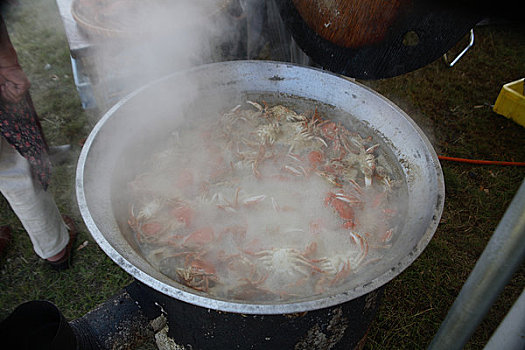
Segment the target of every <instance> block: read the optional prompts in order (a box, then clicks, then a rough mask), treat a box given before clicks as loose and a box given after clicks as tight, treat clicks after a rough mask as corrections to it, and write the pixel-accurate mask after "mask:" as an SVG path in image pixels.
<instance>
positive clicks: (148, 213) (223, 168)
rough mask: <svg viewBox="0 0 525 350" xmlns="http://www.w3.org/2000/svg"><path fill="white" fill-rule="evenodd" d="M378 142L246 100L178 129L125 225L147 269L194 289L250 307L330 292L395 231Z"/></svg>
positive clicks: (132, 186) (143, 181) (391, 185)
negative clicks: (243, 303)
mask: <svg viewBox="0 0 525 350" xmlns="http://www.w3.org/2000/svg"><path fill="white" fill-rule="evenodd" d="M372 141H373V140H372V137H366V138H363V137H362V136H361V135H360V134H359V133H358V132H353V131H351V130H349V129H347V128H346V127H344V126H343V125H342V124H340V123H337V122H335V121H332V120H330V119H325V118H322V117H321V116H320V115H319V113H318V112H317V109H316V108H314V110H313V111H310V112H309V113H304V114H299V113H297V112H295V111H293V110H292V109H289V108H287V107H285V106H283V105H275V106H268V105H267V104H266V103H264V102H262V104H259V103H256V102H252V101H246V102H245V103H244V104H243V105H238V106H236V107H235V108H233V109H231V110H229V111H227V112H226V113H223V114H221V115H220V116H218V117H216V118H214V120H213V121H212V122H205V123H203V122H202V121H201V122H199V123H198V124H197V123H195V125H190V123H187V125H185V126H184V127H182V128H178V129H177V130H175V131H173V132H172V133H171V137H170V138H169V142H168V144H167V145H166V146H165V147H163V148H162V149H161V150H160V151H159V152H157V153H155V154H154V155H153V156H152V158H151V159H150V160H149V161H148V162H147V163H146V164H145V169H147V170H145V171H143V172H141V173H140V174H139V175H137V176H136V177H135V178H134V180H133V181H131V182H130V183H129V186H128V188H129V190H130V193H131V196H130V198H132V200H131V203H130V206H129V207H130V209H129V213H130V214H129V220H128V223H129V226H130V227H131V229H132V230H133V232H134V234H135V237H136V240H137V243H138V245H139V247H140V248H141V250H142V252H143V255H144V256H145V257H146V259H147V260H148V261H149V262H150V263H151V264H153V265H154V266H156V267H157V268H158V269H159V270H160V271H161V272H162V273H164V274H166V275H167V276H169V277H171V278H172V279H174V280H175V281H177V282H179V283H181V284H183V285H185V286H187V287H189V288H192V289H194V290H197V291H201V292H205V293H208V294H209V295H213V296H216V297H219V298H226V299H227V300H243V301H251V302H261V301H272V300H290V299H292V298H304V297H310V296H313V295H319V294H322V293H325V292H327V291H328V290H330V288H334V287H338V286H341V285H342V284H344V283H345V282H346V281H348V279H349V278H352V276H353V275H354V274H355V273H356V272H358V271H359V269H360V268H362V267H363V266H365V265H367V264H370V263H373V262H375V261H376V260H378V259H380V258H381V251H384V250H386V249H388V248H389V247H390V246H391V242H392V238H393V236H394V232H395V231H396V228H395V224H394V222H395V220H394V218H395V217H396V216H399V212H398V211H397V210H394V209H392V207H391V206H390V204H389V203H390V202H391V200H390V199H391V197H393V196H394V195H393V194H394V192H395V191H398V189H399V188H400V187H401V186H400V184H401V181H400V180H399V179H394V178H393V175H392V173H393V172H392V169H390V168H389V167H388V165H387V162H386V161H385V160H384V157H383V156H382V155H381V154H380V153H379V151H380V146H379V144H374V143H373V142H372ZM372 251H374V252H378V253H375V254H370V253H371V252H372Z"/></svg>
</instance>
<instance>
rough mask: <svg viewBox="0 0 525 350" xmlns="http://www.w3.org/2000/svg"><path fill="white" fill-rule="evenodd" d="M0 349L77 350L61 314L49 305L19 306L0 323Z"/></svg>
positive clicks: (75, 342) (36, 302) (31, 304)
mask: <svg viewBox="0 0 525 350" xmlns="http://www.w3.org/2000/svg"><path fill="white" fill-rule="evenodd" d="M0 347H1V348H2V349H6V350H7V349H9V350H11V349H13V350H14V349H16V350H76V349H77V340H76V337H75V334H74V333H73V330H72V329H71V327H70V325H69V323H68V322H67V320H66V319H65V317H64V316H63V315H62V313H61V312H60V310H59V309H58V308H57V307H56V306H55V305H53V304H52V303H50V302H48V301H40V300H37V301H29V302H27V303H24V304H21V305H19V306H18V307H17V308H16V309H15V310H14V311H13V312H12V313H11V314H10V315H9V316H8V317H7V318H6V319H5V320H3V321H2V322H0Z"/></svg>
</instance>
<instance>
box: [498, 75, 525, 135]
mask: <svg viewBox="0 0 525 350" xmlns="http://www.w3.org/2000/svg"><path fill="white" fill-rule="evenodd" d="M524 81H525V78H524V79H520V80H516V81H513V82H511V83H508V84H505V85H503V87H502V88H501V91H500V93H499V95H498V98H497V99H496V103H495V104H494V108H493V110H494V112H496V113H498V114H501V115H502V116H504V117H507V118H509V119H512V120H514V121H515V122H516V123H518V124H520V125H522V126H525V96H524V90H523V89H524Z"/></svg>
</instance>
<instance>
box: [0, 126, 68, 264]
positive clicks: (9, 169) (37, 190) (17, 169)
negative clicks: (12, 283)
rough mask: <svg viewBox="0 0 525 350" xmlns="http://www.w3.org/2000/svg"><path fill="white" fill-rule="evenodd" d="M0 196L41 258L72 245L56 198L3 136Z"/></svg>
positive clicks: (1, 144)
mask: <svg viewBox="0 0 525 350" xmlns="http://www.w3.org/2000/svg"><path fill="white" fill-rule="evenodd" d="M0 192H2V194H3V195H4V197H5V198H6V199H7V201H8V202H9V205H10V206H11V208H12V209H13V210H14V212H15V214H16V215H17V216H18V219H19V220H20V222H21V223H22V225H23V226H24V228H25V230H26V231H27V233H28V234H29V237H30V238H31V242H32V243H33V248H34V250H35V252H36V254H37V255H38V256H40V257H41V258H43V259H47V258H49V257H52V256H54V255H56V254H58V253H59V252H60V251H61V250H62V249H64V247H65V246H66V245H67V243H68V241H69V233H68V229H67V226H66V225H65V224H64V221H63V220H62V216H61V215H60V212H59V210H58V208H57V206H56V204H55V200H54V198H53V195H52V194H51V193H49V192H46V191H44V189H43V188H42V186H41V185H40V183H39V182H38V180H36V179H34V177H33V176H32V174H31V167H30V164H29V162H28V161H27V159H25V158H24V157H23V156H21V155H20V154H19V153H18V152H17V151H16V150H15V149H14V148H13V147H11V145H10V144H9V143H8V142H7V140H6V139H5V138H4V137H3V136H0Z"/></svg>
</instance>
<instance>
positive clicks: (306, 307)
mask: <svg viewBox="0 0 525 350" xmlns="http://www.w3.org/2000/svg"><path fill="white" fill-rule="evenodd" d="M228 69H230V70H231V71H232V72H233V73H232V81H235V80H236V79H237V80H238V79H239V77H238V76H237V77H236V76H235V75H236V74H237V73H236V72H245V74H248V73H250V75H251V72H252V71H254V72H256V74H262V75H263V76H264V78H265V79H267V80H269V81H273V82H274V83H279V82H280V81H286V80H288V81H291V80H294V79H298V80H301V76H304V75H308V74H310V75H313V76H315V77H319V78H324V79H326V80H328V81H329V82H330V83H335V84H337V85H336V86H334V87H339V85H342V86H344V87H346V88H347V89H348V91H349V92H352V91H357V92H358V94H359V93H364V95H365V96H373V98H375V99H377V101H379V103H380V104H381V105H382V107H384V108H385V109H386V110H390V109H392V110H394V111H395V113H397V116H396V118H400V120H401V123H403V124H406V127H408V128H409V129H412V131H411V132H412V133H415V134H416V136H417V140H416V143H417V145H418V146H419V147H421V149H418V150H416V153H417V155H416V156H415V158H414V159H416V158H423V159H424V162H425V164H426V167H427V168H429V169H430V170H428V169H424V171H427V170H428V171H429V174H430V176H431V177H432V178H433V179H432V181H431V182H432V183H431V185H434V186H433V187H435V188H433V189H431V190H429V191H430V192H431V196H430V197H431V198H428V199H431V200H432V201H434V202H433V203H430V204H429V206H430V210H429V213H427V214H425V215H424V220H427V221H428V222H425V223H424V226H426V230H425V232H423V233H422V234H421V236H420V239H419V240H417V241H415V242H412V241H409V242H410V244H411V245H412V244H413V246H412V248H411V249H409V250H408V253H407V254H405V255H404V256H402V257H400V259H399V260H398V261H397V262H396V263H395V264H393V265H392V266H389V267H388V268H386V269H384V272H383V273H381V274H379V275H377V276H375V277H374V278H372V279H370V280H369V281H368V282H367V283H364V284H362V285H360V286H357V287H355V288H353V289H351V290H346V291H343V292H339V293H337V294H334V295H328V296H322V297H321V298H318V299H315V298H313V299H312V300H302V301H298V302H283V303H278V302H271V303H260V304H254V303H249V302H238V301H227V300H220V299H214V298H212V297H210V296H207V295H206V294H205V293H200V292H197V291H194V290H191V289H189V288H186V287H185V286H182V285H179V284H178V283H176V282H174V281H172V283H168V282H166V276H164V275H162V274H160V272H158V271H154V270H153V269H152V268H151V269H150V268H148V264H144V262H143V261H142V260H143V259H142V258H141V257H140V256H139V257H137V256H136V254H135V255H134V254H133V253H131V254H128V251H129V250H133V249H132V248H131V247H128V246H126V245H129V243H126V240H125V239H124V240H122V239H120V240H119V238H120V237H118V238H117V241H110V239H108V237H107V236H108V233H104V232H103V231H113V232H119V233H120V231H119V228H118V225H117V224H116V222H115V219H114V218H109V220H108V222H103V221H104V220H106V218H104V219H101V215H99V216H98V217H96V218H94V217H93V215H92V214H93V213H94V208H95V205H96V206H97V209H96V210H102V211H103V210H104V208H103V209H98V207H99V206H102V207H105V206H107V208H106V209H108V210H109V204H108V203H105V201H101V202H100V203H90V202H89V200H88V198H87V197H89V194H88V192H90V191H92V190H94V187H93V186H92V184H91V183H89V182H87V180H88V177H87V176H86V171H87V170H86V169H87V168H90V167H93V166H91V165H90V163H89V162H90V161H91V159H90V156H91V154H90V152H91V153H93V152H94V151H93V150H92V148H93V147H96V146H97V145H96V143H97V142H98V139H97V138H100V134H101V133H104V132H106V131H107V130H105V127H106V128H108V126H106V124H107V123H110V122H111V118H113V117H114V116H115V115H117V114H118V111H119V109H121V108H122V107H123V106H125V105H126V104H127V103H128V102H129V101H132V100H133V99H134V98H137V96H139V95H140V94H141V93H143V92H144V91H145V90H147V89H150V88H153V87H155V85H156V84H160V83H162V82H165V81H167V80H169V79H175V78H177V77H178V76H179V75H180V74H193V73H199V72H206V71H207V70H208V71H210V72H212V71H217V70H219V71H221V70H223V71H228ZM288 71H291V72H292V73H291V75H290V76H287V75H286V72H288ZM293 74H297V75H296V76H294V75H293ZM240 79H241V80H242V77H240ZM226 83H228V82H226ZM354 98H355V96H354ZM377 101H376V102H377ZM321 102H323V101H321ZM365 102H366V101H365ZM387 124H388V123H387ZM409 132H410V131H409ZM94 145H95V146H94ZM91 158H93V156H91ZM411 166H413V165H411ZM88 170H89V169H88ZM408 175H410V176H412V177H417V175H415V176H414V174H408ZM86 185H87V186H86ZM89 186H92V187H91V188H89ZM104 186H106V185H103V186H102V187H104ZM102 191H104V189H103V188H102ZM444 194H445V187H444V179H443V174H442V171H441V166H440V163H439V160H438V158H437V155H436V153H435V151H434V149H433V147H432V145H431V143H430V142H429V140H428V139H427V137H426V136H425V134H424V133H423V131H422V130H421V129H420V128H419V127H418V126H417V124H416V123H415V122H414V121H413V120H412V119H411V118H410V117H409V116H408V115H406V114H405V113H404V112H403V111H402V110H401V109H399V107H397V106H396V105H394V104H393V103H392V102H390V101H389V100H388V99H386V98H385V97H383V96H382V95H380V94H378V93H377V92H375V91H373V90H371V89H369V88H368V87H366V86H363V85H361V84H359V83H356V82H353V81H350V80H348V79H345V78H344V77H341V76H339V75H336V74H332V73H329V72H326V71H322V70H319V69H316V68H311V67H302V66H299V65H293V64H288V63H280V62H271V61H234V62H220V63H211V64H207V65H203V66H198V67H195V68H192V69H190V70H188V71H185V72H178V73H174V74H171V75H169V76H166V77H163V78H161V79H158V80H156V81H153V82H151V83H148V84H146V85H145V86H143V87H142V88H139V89H137V90H136V91H134V92H132V93H131V94H129V95H128V96H126V97H124V98H123V99H122V100H120V101H119V102H118V103H116V104H115V105H114V106H113V107H112V108H111V109H109V110H108V111H107V112H106V113H105V114H104V116H103V117H102V118H101V119H100V120H99V121H98V123H97V124H96V125H95V127H94V128H93V129H92V131H91V133H90V135H89V136H88V138H87V140H86V142H85V143H84V146H83V149H82V151H81V154H80V156H79V160H78V164H77V172H76V195H77V202H78V206H79V209H80V212H81V215H82V218H83V220H84V223H85V224H86V227H87V228H88V230H89V232H90V233H91V235H92V236H93V238H94V239H95V241H96V242H97V244H98V245H99V246H100V248H101V249H102V250H103V251H104V252H105V253H106V254H107V255H108V256H109V257H110V258H111V259H112V260H113V261H114V262H115V263H116V264H117V265H119V266H120V267H121V268H122V269H124V270H125V271H126V272H127V273H129V274H130V275H131V276H133V277H134V278H136V279H137V280H139V281H141V282H143V283H145V284H146V285H148V286H150V287H152V288H154V289H156V290H157V291H159V292H161V293H163V294H165V295H168V296H170V297H173V298H175V299H178V300H181V301H184V302H187V303H190V304H194V305H197V306H201V307H205V308H209V309H214V310H220V311H225V312H234V313H243V314H287V313H295V312H303V311H310V310H317V309H321V308H326V307H331V306H334V305H338V304H341V303H344V302H347V301H350V300H352V299H355V298H357V297H359V296H362V295H365V294H367V293H369V292H371V291H373V290H375V289H377V288H379V287H381V286H382V285H384V284H386V283H388V282H389V281H391V280H392V279H393V278H394V277H396V276H397V275H399V274H400V273H401V272H402V271H404V270H405V269H406V268H407V267H408V266H410V265H411V264H412V263H413V262H414V260H415V259H416V258H417V257H418V256H419V255H420V254H421V253H422V251H423V250H424V249H425V247H426V246H427V244H428V243H429V242H430V240H431V238H432V236H433V235H434V233H435V231H436V229H437V226H438V224H439V220H440V218H441V214H442V211H443V206H444ZM422 195H423V196H425V194H422ZM416 196H417V195H416ZM97 220H98V222H97ZM421 220H423V219H421ZM101 227H102V229H101ZM117 236H118V235H117ZM120 236H122V234H121V233H120ZM123 252H124V253H123ZM163 276H164V277H163ZM163 280H164V281H163ZM174 284H176V285H174Z"/></svg>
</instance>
